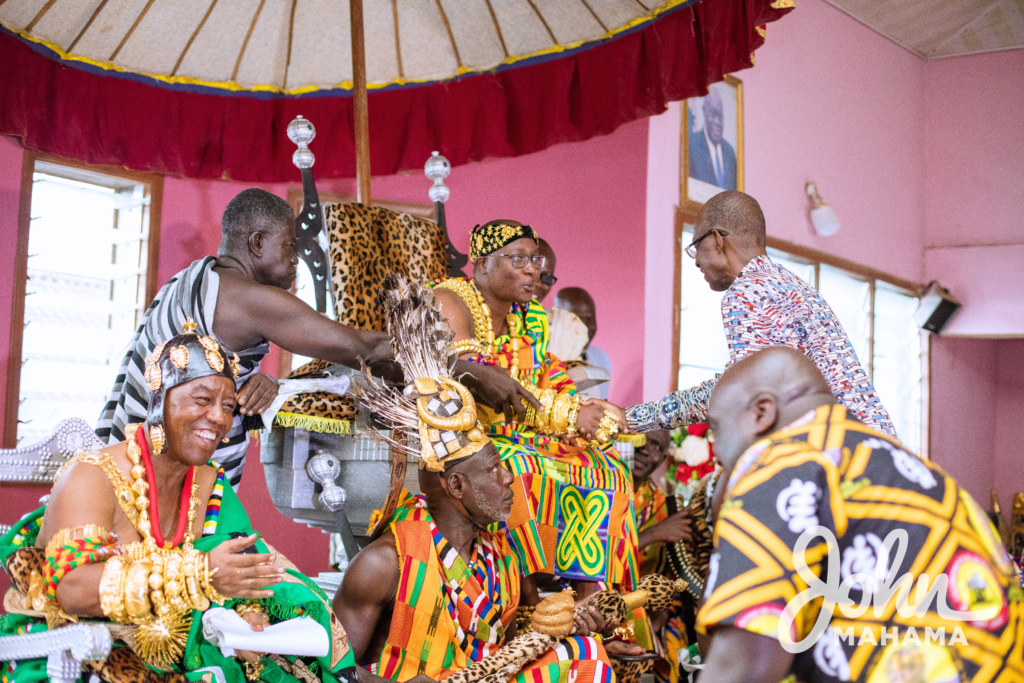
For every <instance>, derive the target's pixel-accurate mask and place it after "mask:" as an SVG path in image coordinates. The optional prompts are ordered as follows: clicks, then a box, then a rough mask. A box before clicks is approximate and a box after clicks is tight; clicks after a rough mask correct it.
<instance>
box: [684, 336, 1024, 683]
mask: <svg viewBox="0 0 1024 683" xmlns="http://www.w3.org/2000/svg"><path fill="white" fill-rule="evenodd" d="M708 423H709V425H710V427H711V429H712V431H713V432H714V433H715V437H716V438H715V455H716V457H717V458H718V459H719V461H720V462H721V463H722V465H723V466H724V467H725V472H726V474H725V475H723V476H728V483H727V484H726V487H725V491H726V493H725V500H724V502H722V504H721V507H720V512H719V515H718V520H717V522H716V523H715V536H714V544H715V550H714V553H713V554H712V555H711V559H710V561H709V563H708V565H709V569H708V579H707V584H706V587H705V591H704V601H703V605H702V606H701V609H700V612H699V613H698V615H697V631H698V633H702V632H706V633H708V634H710V635H711V637H712V639H711V644H710V650H705V651H704V652H703V653H702V654H705V662H706V664H705V668H704V671H703V672H702V674H701V678H700V680H701V683H726V682H730V683H731V682H733V681H793V682H799V683H833V682H834V681H861V682H866V683H897V681H899V682H903V683H906V682H908V681H914V682H915V683H952V682H958V681H971V682H972V683H988V682H989V681H1022V680H1024V656H1022V651H1024V592H1022V590H1021V587H1020V583H1019V578H1018V577H1017V576H1016V569H1015V568H1014V566H1013V564H1012V562H1011V561H1010V559H1009V556H1008V555H1007V554H1006V549H1005V548H1004V547H1003V544H1002V543H1001V542H1000V540H999V534H998V532H997V531H996V530H995V528H994V527H993V526H992V524H991V522H989V520H988V517H987V515H986V513H985V512H984V511H983V510H982V509H981V507H980V506H979V505H978V504H977V503H975V502H974V500H973V499H972V498H971V496H970V495H969V494H968V493H967V492H966V491H964V490H963V489H961V488H960V487H959V486H958V485H957V483H956V482H955V481H953V479H951V478H950V477H948V476H946V474H945V473H943V472H942V471H941V470H940V469H939V468H938V467H935V466H933V465H931V464H929V463H926V462H924V461H922V460H920V459H918V458H917V457H916V456H915V455H913V454H911V453H908V452H907V451H905V450H903V448H902V447H901V445H900V444H899V443H898V442H896V441H895V440H893V439H890V438H888V437H887V436H886V435H884V434H882V433H881V432H879V431H878V430H876V429H873V428H871V427H869V426H867V425H864V424H863V423H861V422H859V421H858V420H856V419H855V417H854V416H853V415H852V411H850V410H849V409H847V408H844V407H843V406H841V405H836V403H835V399H834V398H833V396H832V390H831V388H830V387H829V385H828V384H827V383H826V381H825V379H824V377H822V375H821V373H820V372H819V371H818V370H817V368H816V367H815V366H814V364H813V363H812V362H811V361H810V360H809V359H808V358H807V357H806V356H804V355H803V354H801V353H799V352H797V351H795V350H793V349H789V348H786V347H775V348H771V349H764V350H761V351H759V352H757V353H755V354H754V355H752V356H751V357H749V358H747V359H745V360H743V361H741V362H739V363H737V364H735V365H733V366H732V367H730V368H729V369H728V370H726V371H725V373H724V374H723V375H722V378H721V380H720V381H719V382H718V386H717V387H715V391H714V394H713V396H712V397H711V405H710V408H709V410H708ZM801 563H803V564H802V565H801ZM897 589H899V593H897ZM890 591H891V592H890ZM904 591H906V593H904ZM926 591H927V592H926ZM844 598H845V599H846V600H848V601H849V602H846V603H845V604H844V602H843V600H844ZM904 601H906V602H905V604H904ZM861 605H862V606H863V608H861V607H859V606H861ZM908 607H909V609H907V608H908ZM703 648H704V644H703V643H702V649H703Z"/></svg>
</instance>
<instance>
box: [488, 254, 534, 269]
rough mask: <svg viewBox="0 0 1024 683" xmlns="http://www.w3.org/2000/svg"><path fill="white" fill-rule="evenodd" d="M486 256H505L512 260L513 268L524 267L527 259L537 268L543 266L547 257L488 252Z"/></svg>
mask: <svg viewBox="0 0 1024 683" xmlns="http://www.w3.org/2000/svg"><path fill="white" fill-rule="evenodd" d="M488 256H500V257H501V258H507V259H508V260H509V261H511V262H512V267H513V268H525V267H526V262H527V261H529V262H530V263H532V264H533V265H534V266H535V267H537V268H543V267H544V264H545V263H546V262H547V259H546V258H544V257H543V256H527V255H526V254H488Z"/></svg>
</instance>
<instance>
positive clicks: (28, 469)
mask: <svg viewBox="0 0 1024 683" xmlns="http://www.w3.org/2000/svg"><path fill="white" fill-rule="evenodd" d="M105 447H106V444H105V443H103V442H102V441H100V440H99V439H98V438H97V437H96V433H95V432H93V431H92V427H90V426H89V423H88V422H86V421H85V420H83V419H82V418H80V417H71V418H68V419H66V420H62V421H61V422H60V423H59V424H58V425H57V426H56V427H54V430H53V431H52V432H50V435H49V436H48V437H46V438H45V439H44V440H42V441H39V442H38V443H34V444H32V445H30V446H21V447H19V448H4V449H0V481H9V482H22V483H28V484H51V483H53V475H55V474H56V473H57V470H59V469H60V468H61V466H62V465H63V464H64V463H65V462H67V461H68V460H70V459H71V458H72V457H74V456H75V455H77V454H79V453H81V452H82V451H92V450H98V449H100V448H105Z"/></svg>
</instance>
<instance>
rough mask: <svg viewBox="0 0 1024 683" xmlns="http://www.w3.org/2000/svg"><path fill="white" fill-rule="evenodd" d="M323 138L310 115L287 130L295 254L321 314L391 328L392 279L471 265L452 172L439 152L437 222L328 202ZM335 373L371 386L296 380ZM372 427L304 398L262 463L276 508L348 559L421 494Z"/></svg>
mask: <svg viewBox="0 0 1024 683" xmlns="http://www.w3.org/2000/svg"><path fill="white" fill-rule="evenodd" d="M315 135H316V129H315V128H314V126H313V124H312V123H311V122H310V121H309V120H307V119H304V118H302V117H299V118H297V119H295V120H294V121H293V122H292V123H291V124H290V125H289V127H288V136H289V138H290V139H291V140H292V142H294V143H295V144H296V145H297V146H298V149H297V150H296V152H295V154H294V155H293V157H292V161H293V162H294V163H295V165H296V166H297V167H298V168H299V170H300V172H301V174H302V189H303V205H302V208H301V209H300V211H299V213H298V216H297V218H296V225H295V229H296V234H297V237H298V241H297V243H296V251H297V252H298V255H299V257H300V258H301V259H302V260H303V261H304V262H305V264H306V265H307V267H308V268H309V271H310V274H311V275H312V276H313V278H312V282H313V286H314V290H315V296H316V303H317V309H318V310H319V311H320V312H321V313H326V312H327V310H328V306H333V312H334V314H335V319H336V320H337V321H338V322H340V323H343V324H345V325H349V326H351V327H355V328H358V329H363V330H377V331H380V330H383V322H384V321H383V314H382V309H381V308H380V304H379V303H378V301H377V293H378V291H379V289H380V286H381V284H382V283H383V282H384V279H385V278H386V277H387V276H388V275H390V274H392V273H401V274H402V275H404V276H405V277H406V278H408V279H409V280H410V281H413V282H430V281H432V280H436V279H441V278H444V277H446V276H448V275H462V272H461V270H460V269H461V268H462V267H463V266H465V264H466V262H467V258H466V256H465V255H463V254H460V253H459V252H457V251H456V250H455V248H454V247H453V246H452V244H451V241H450V240H449V239H448V232H447V229H446V227H445V219H444V202H445V201H446V200H447V199H448V196H449V189H448V187H447V186H445V185H444V183H443V182H442V181H443V179H444V178H445V177H446V176H447V175H448V173H449V172H450V165H449V163H448V160H447V159H445V158H444V157H442V156H440V155H438V154H437V153H436V152H435V153H434V155H433V156H431V157H430V159H429V160H428V161H427V164H426V167H425V172H426V175H427V177H429V178H430V179H431V180H433V181H434V184H433V186H431V187H430V190H429V193H428V194H429V196H430V198H431V200H432V201H433V202H434V211H435V220H433V221H432V220H428V219H426V218H422V217H418V216H414V215H411V214H408V213H401V212H398V211H393V210H390V209H387V208H383V207H380V206H367V205H364V204H358V203H333V204H332V203H328V204H323V203H321V201H320V198H319V195H318V193H317V189H316V184H315V183H314V180H313V173H312V166H313V163H314V161H315V158H314V155H313V153H312V152H311V151H310V150H309V147H308V145H309V143H310V142H311V141H312V140H313V138H314V136H315ZM328 283H330V287H328ZM332 375H333V376H338V375H347V376H348V377H349V379H350V381H351V382H357V383H361V382H363V381H364V380H363V378H362V375H361V374H360V373H359V372H357V371H355V370H352V369H350V368H346V367H343V366H340V365H334V364H331V363H328V362H326V361H312V362H311V363H307V364H306V365H304V366H302V367H301V368H298V369H297V370H295V371H294V372H292V373H291V374H290V375H289V379H319V378H325V377H328V376H332ZM371 420H372V418H371V417H370V415H369V413H367V412H366V411H365V410H363V409H361V408H359V406H358V404H357V402H356V401H355V400H354V399H352V398H351V397H350V396H341V395H338V394H331V393H326V392H312V393H302V394H297V395H295V396H292V397H290V398H289V399H288V400H287V402H286V403H285V404H284V405H283V406H282V407H281V410H280V411H279V412H278V414H277V417H276V418H275V423H274V427H273V429H272V431H271V432H270V433H269V434H268V435H266V436H265V438H264V440H263V446H262V453H261V457H260V460H261V462H262V463H263V466H264V471H265V474H266V478H267V486H268V488H269V490H270V495H271V499H272V500H273V502H274V505H275V507H277V509H278V510H279V511H280V512H281V513H282V514H284V515H286V516H288V517H291V518H292V519H294V520H295V521H297V522H300V523H306V524H309V525H311V526H315V527H320V528H322V529H324V530H325V531H330V532H338V533H340V534H341V538H342V542H343V543H344V545H345V551H346V555H347V556H348V557H349V558H351V557H352V556H353V555H354V554H355V552H357V551H358V545H359V543H360V541H359V540H357V539H356V536H363V535H365V534H368V531H366V530H367V527H368V524H369V521H370V515H371V513H372V512H373V511H374V510H375V509H377V508H380V507H381V506H382V505H383V504H384V503H385V500H387V499H388V498H389V494H392V492H395V489H396V488H397V490H398V491H400V490H401V488H403V487H404V488H408V489H409V490H411V491H417V490H418V485H417V481H416V476H415V468H407V467H406V461H405V459H404V456H399V455H397V454H395V453H392V449H390V448H388V447H387V446H385V445H382V444H381V443H380V442H379V441H376V440H374V439H372V438H371V437H370V429H369V428H370V426H371ZM392 497H393V494H392Z"/></svg>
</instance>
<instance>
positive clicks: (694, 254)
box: [684, 229, 729, 259]
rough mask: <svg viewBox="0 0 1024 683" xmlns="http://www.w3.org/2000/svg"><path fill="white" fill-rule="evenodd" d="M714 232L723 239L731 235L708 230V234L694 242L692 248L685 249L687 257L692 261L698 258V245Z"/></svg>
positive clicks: (691, 243) (691, 244)
mask: <svg viewBox="0 0 1024 683" xmlns="http://www.w3.org/2000/svg"><path fill="white" fill-rule="evenodd" d="M713 232H717V233H718V234H719V235H721V236H722V237H727V236H728V235H729V233H727V232H726V231H725V230H718V229H712V230H708V231H707V232H706V233H704V234H703V235H701V236H700V237H698V238H697V239H695V240H694V241H692V242H690V246H688V247H687V248H686V249H684V251H685V252H686V255H687V256H689V257H690V258H692V259H695V258H697V245H698V244H700V243H701V240H704V239H707V237H708V236H709V235H710V234H711V233H713Z"/></svg>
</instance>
